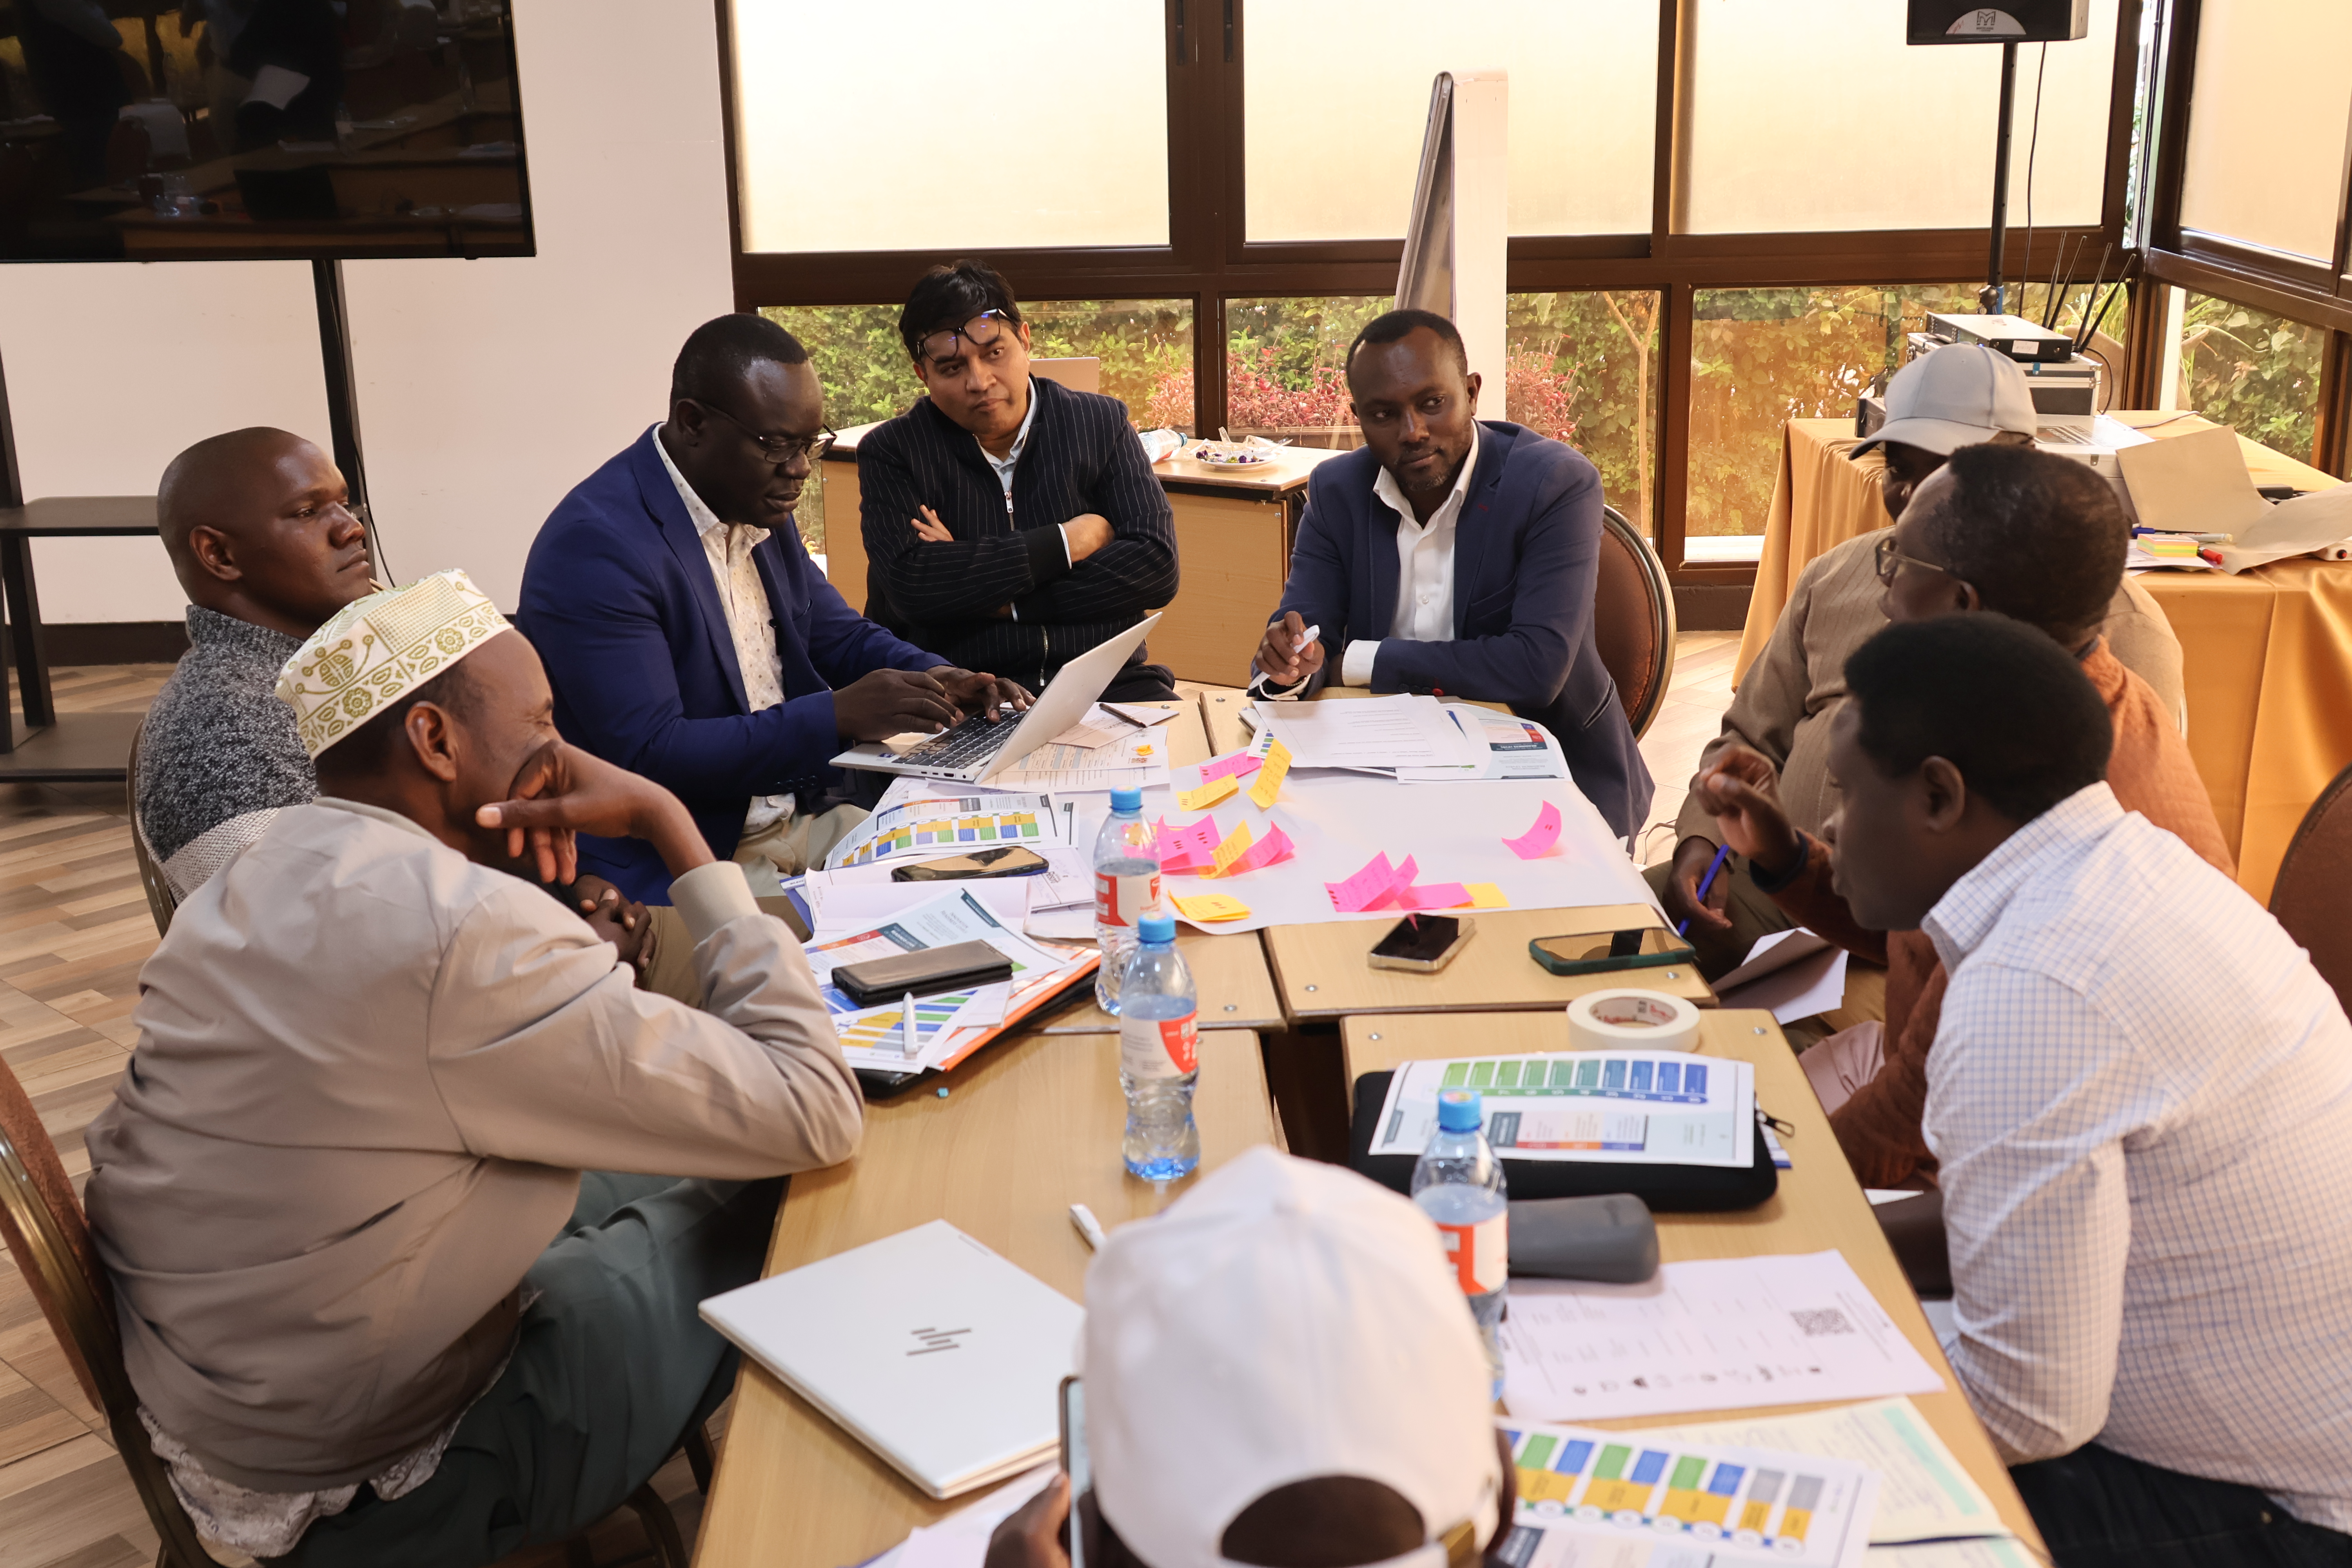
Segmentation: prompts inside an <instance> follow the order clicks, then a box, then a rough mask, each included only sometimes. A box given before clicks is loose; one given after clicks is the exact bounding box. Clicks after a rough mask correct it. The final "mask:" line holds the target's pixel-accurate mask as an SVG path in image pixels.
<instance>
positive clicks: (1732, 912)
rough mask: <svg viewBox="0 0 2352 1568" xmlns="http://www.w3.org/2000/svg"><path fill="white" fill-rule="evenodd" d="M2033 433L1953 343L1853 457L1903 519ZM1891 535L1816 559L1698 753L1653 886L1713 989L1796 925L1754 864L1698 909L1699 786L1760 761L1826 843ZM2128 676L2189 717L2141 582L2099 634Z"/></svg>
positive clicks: (1898, 377) (1894, 385)
mask: <svg viewBox="0 0 2352 1568" xmlns="http://www.w3.org/2000/svg"><path fill="white" fill-rule="evenodd" d="M2035 428H2036V420H2035V418H2034V413H2033V393H2032V387H2031V386H2030V385H2029V384H2027V382H2026V379H2025V372H2024V369H2023V368H2022V367H2021V366H2020V365H2019V364H2018V363H2017V362H2016V361H2015V360H2012V359H2011V358H2010V357H2009V356H2008V355H2006V354H2003V353H1996V352H1995V351H1993V350H1991V349H1989V348H1986V347H1984V346H1982V345H1981V344H1977V343H1951V344H1947V345H1946V346H1944V347H1942V348H1939V349H1937V350H1936V351H1935V352H1933V353H1929V354H1927V355H1925V356H1923V357H1922V358H1919V359H1916V360H1913V361H1912V362H1911V363H1909V364H1906V365H1905V366H1904V367H1903V368H1902V369H1901V370H1900V371H1898V372H1897V373H1895V378H1894V380H1892V381H1890V382H1889V383H1887V386H1886V423H1885V425H1884V426H1880V427H1879V429H1878V432H1877V433H1876V434H1875V435H1874V436H1872V437H1870V438H1869V439H1867V440H1865V441H1863V442H1861V443H1860V444H1859V445H1857V446H1856V447H1854V448H1853V451H1852V452H1850V453H1849V454H1848V456H1849V457H1851V458H1853V459H1854V460H1855V461H1857V462H1859V461H1861V460H1862V459H1863V458H1865V457H1866V456H1868V455H1869V454H1870V453H1872V452H1874V451H1877V450H1880V449H1883V450H1884V454H1885V467H1884V468H1883V470H1882V472H1881V477H1880V485H1881V487H1882V489H1883V492H1884V495H1885V502H1886V512H1887V516H1888V517H1889V518H1892V519H1900V518H1901V517H1902V515H1903V510H1904V508H1905V506H1906V505H1907V504H1908V503H1909V501H1910V500H1911V496H1912V493H1913V492H1914V491H1915V490H1916V489H1918V487H1919V484H1920V483H1921V481H1923V480H1924V479H1927V476H1928V475H1930V474H1932V473H1934V472H1935V471H1936V470H1937V469H1938V468H1942V467H1943V466H1944V464H1945V463H1946V462H1948V461H1949V460H1950V458H1951V456H1952V454H1953V453H1954V452H1956V451H1958V450H1959V449H1960V448H1961V447H1971V446H1976V445H1978V444H1979V443H1990V444H1993V445H2004V446H2021V447H2022V446H2031V445H2032V442H2033V435H2034V430H2035ZM1889 533H1890V530H1888V529H1874V530H1872V531H1870V532H1868V533H1865V534H1863V535H1862V536H1860V537H1859V538H1856V539H1850V540H1848V541H1846V542H1844V543H1843V544H1840V545H1838V546H1836V547H1835V548H1833V549H1831V550H1829V551H1826V552H1823V553H1822V554H1821V555H1819V556H1816V557H1815V558H1814V559H1813V561H1812V562H1811V563H1810V564H1809V565H1807V566H1806V568H1805V569H1804V571H1803V573H1802V574H1800V575H1799V577H1798V579H1797V585H1796V587H1795V588H1794V589H1793V590H1792V591H1791V592H1790V595H1789V602H1788V604H1787V605H1786V606H1784V607H1783V608H1782V609H1781V611H1780V620H1779V621H1778V622H1777V623H1776V624H1775V625H1774V626H1773V627H1772V637H1771V640H1770V641H1769V642H1767V643H1766V644H1765V645H1764V651H1763V652H1762V653H1760V654H1759V655H1758V656H1757V658H1756V662H1755V663H1753V664H1751V665H1749V666H1748V672H1747V674H1746V675H1745V676H1743V677H1742V678H1741V679H1740V682H1739V689H1738V694H1737V695H1736V696H1734V697H1733V699H1732V701H1731V706H1730V707H1729V708H1727V709H1726V710H1724V715H1723V731H1722V733H1720V734H1719V735H1717V737H1716V738H1715V739H1714V740H1713V741H1711V742H1708V743H1707V746H1706V750H1705V751H1703V752H1700V753H1699V762H1698V767H1697V769H1696V771H1695V772H1694V773H1692V775H1691V787H1692V792H1693V793H1692V795H1690V797H1689V798H1688V799H1686V800H1685V801H1684V803H1683V808H1682V813H1681V815H1680V816H1678V817H1677V818H1676V820H1675V833H1676V843H1675V852H1674V856H1673V858H1671V859H1669V860H1666V861H1662V862H1660V863H1659V864H1657V865H1655V866H1653V867H1651V868H1649V870H1648V871H1647V872H1646V873H1645V875H1646V876H1647V878H1648V879H1649V883H1650V886H1651V888H1652V889H1654V890H1655V891H1656V892H1657V894H1658V897H1659V900H1660V902H1661V903H1662V904H1663V906H1664V909H1665V911H1666V917H1667V919H1669V920H1671V921H1676V922H1678V923H1679V922H1681V921H1688V922H1689V928H1688V931H1687V932H1686V933H1685V934H1686V935H1687V936H1688V938H1689V940H1690V942H1691V944H1692V945H1693V946H1694V947H1696V949H1697V950H1698V955H1699V970H1700V972H1701V973H1704V974H1706V976H1708V977H1709V978H1710V979H1712V978H1714V977H1716V976H1717V975H1720V974H1722V973H1726V972H1727V971H1728V970H1730V969H1732V968H1733V967H1734V966H1736V965H1738V963H1741V962H1743V961H1744V960H1745V959H1746V958H1747V956H1748V950H1749V949H1750V948H1752V947H1753V946H1755V944H1756V939H1757V938H1759V937H1760V936H1764V935H1767V934H1768V933H1769V932H1772V931H1786V930H1787V929H1789V925H1790V920H1789V917H1788V915H1787V914H1785V913H1784V912H1782V911H1781V910H1780V907H1779V906H1778V905H1776V904H1775V903H1774V902H1773V901H1772V900H1771V899H1770V898H1769V897H1768V896H1767V895H1766V894H1765V893H1764V891H1763V890H1762V889H1759V888H1758V887H1757V886H1756V883H1755V880H1754V879H1753V878H1752V877H1751V876H1750V874H1749V871H1748V866H1747V863H1746V862H1745V861H1742V860H1738V858H1733V859H1731V860H1728V861H1727V862H1726V863H1725V864H1724V866H1723V868H1722V870H1721V872H1720V873H1719V874H1718V875H1717V877H1716V879H1715V881H1714V884H1713V885H1712V887H1710V888H1709V889H1708V891H1707V895H1706V899H1705V900H1700V898H1699V896H1698V886H1699V883H1700V881H1701V880H1702V879H1704V878H1705V877H1706V869H1707V867H1708V865H1709V864H1710V863H1711V862H1712V861H1713V860H1714V858H1715V853H1716V849H1717V846H1718V845H1719V844H1720V843H1721V841H1722V840H1721V837H1720V835H1719V834H1718V833H1717V830H1716V826H1715V819H1714V818H1713V817H1712V816H1709V815H1708V814H1707V812H1706V808H1705V807H1704V806H1703V805H1700V803H1699V799H1698V795H1697V788H1698V780H1699V779H1700V778H1701V777H1703V776H1705V775H1706V773H1708V772H1709V771H1710V770H1712V769H1713V768H1714V766H1715V764H1716V763H1717V761H1718V760H1719V759H1720V757H1721V756H1722V755H1723V754H1724V753H1725V752H1727V751H1729V750H1730V749H1731V748H1733V747H1745V748H1747V749H1748V751H1751V752H1756V753H1758V754H1759V755H1761V756H1762V757H1764V758H1765V759H1766V760H1767V761H1769V763H1771V764H1772V765H1773V766H1774V767H1775V768H1776V769H1778V770H1779V780H1778V783H1779V788H1780V800H1781V803H1782V805H1784V806H1785V807H1786V808H1787V810H1788V812H1789V815H1790V820H1791V821H1793V822H1794V823H1795V824H1796V825H1797V826H1798V827H1800V828H1801V829H1802V830H1803V831H1804V832H1807V833H1810V834H1812V835H1814V836H1815V837H1820V835H1821V831H1822V824H1823V823H1824V822H1825V821H1826V820H1827V819H1828V817H1829V814H1830V812H1831V810H1832V807H1833V806H1834V805H1836V790H1835V789H1834V788H1833V787H1832V784H1831V783H1830V778H1829V733H1830V719H1831V717H1832V715H1833V714H1835V713H1836V712H1837V710H1838V705H1839V704H1840V703H1842V702H1843V701H1844V700H1845V661H1846V659H1847V658H1848V657H1849V656H1850V655H1852V654H1853V651H1854V649H1856V648H1858V647H1861V646H1862V645H1863V644H1864V643H1865V642H1867V641H1869V640H1870V638H1871V637H1873V636H1874V635H1875V634H1876V633H1877V632H1878V630H1879V629H1880V628H1881V627H1883V626H1885V625H1886V617H1885V615H1883V614H1881V613H1880V610H1879V607H1878V606H1879V598H1880V595H1881V594H1882V593H1883V592H1884V584H1881V583H1880V581H1879V577H1878V566H1877V552H1878V547H1879V544H1880V542H1882V541H1884V540H1885V539H1886V538H1887V537H1888V534H1889ZM2097 632H2098V634H2099V635H2100V636H2102V637H2105V639H2106V647H2107V649H2108V651H2109V652H2111V653H2113V654H2114V655H2115V657H2116V659H2117V660H2118V661H2120V662H2121V663H2122V664H2123V666H2124V667H2125V668H2127V669H2129V670H2131V671H2132V672H2133V673H2135V674H2137V676H2139V678H2140V679H2143V680H2145V681H2147V683H2148V685H2149V686H2150V687H2151V688H2153V689H2154V690H2155V692H2156V696H2157V700H2158V703H2159V704H2160V705H2161V706H2162V708H2163V710H2164V711H2165V712H2168V713H2173V714H2178V713H2179V712H2180V711H2181V676H2180V644H2179V640H2178V639H2176V638H2175V637H2173V635H2172V626H2171V623H2170V622H2168V620H2166V619H2165V616H2164V611H2163V609H2162V608H2161V607H2160V606H2158V604H2157V602H2156V601H2155V599H2154V598H2152V597H2151V596H2150V595H2148V592H2147V589H2145V588H2143V587H2141V586H2140V585H2139V584H2137V583H2136V582H2134V581H2133V580H2132V579H2131V578H2130V577H2126V578H2125V579H2124V581H2123V586H2122V587H2121V588H2119V589H2117V590H2116V595H2115V598H2114V601H2113V602H2112V603H2111V604H2110V605H2108V607H2107V617H2106V619H2105V621H2104V622H2102V623H2101V624H2100V626H2098V627H2097Z"/></svg>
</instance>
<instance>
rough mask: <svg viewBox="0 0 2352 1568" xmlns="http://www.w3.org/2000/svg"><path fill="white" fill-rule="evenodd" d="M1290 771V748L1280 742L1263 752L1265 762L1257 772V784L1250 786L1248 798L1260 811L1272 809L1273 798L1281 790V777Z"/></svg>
mask: <svg viewBox="0 0 2352 1568" xmlns="http://www.w3.org/2000/svg"><path fill="white" fill-rule="evenodd" d="M1289 771H1290V748H1289V747H1287V746H1286V745H1284V744H1283V743H1282V742H1280V741H1276V742H1274V743H1273V744H1272V745H1270V746H1268V747H1267V748H1266V751H1265V763H1263V764H1262V765H1260V767H1259V768H1258V770H1257V782H1256V783H1255V784H1252V785H1250V792H1249V797H1250V798H1251V799H1252V800H1254V801H1255V802H1257V808H1258V809H1259V810H1260V811H1272V810H1273V809H1274V797H1275V796H1276V795H1277V794H1279V793H1280V792H1281V789H1282V776H1283V775H1284V774H1285V773H1288V772H1289Z"/></svg>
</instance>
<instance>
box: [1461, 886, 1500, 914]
mask: <svg viewBox="0 0 2352 1568" xmlns="http://www.w3.org/2000/svg"><path fill="white" fill-rule="evenodd" d="M1462 890H1463V891H1464V892H1465V893H1467V894H1469V895H1470V907H1471V908H1472V909H1474V910H1507V909H1509V908H1510V907H1511V900H1508V899H1507V898H1505V897H1503V889H1500V888H1498V887H1496V886H1495V884H1494V883H1492V882H1465V883H1463V884H1462Z"/></svg>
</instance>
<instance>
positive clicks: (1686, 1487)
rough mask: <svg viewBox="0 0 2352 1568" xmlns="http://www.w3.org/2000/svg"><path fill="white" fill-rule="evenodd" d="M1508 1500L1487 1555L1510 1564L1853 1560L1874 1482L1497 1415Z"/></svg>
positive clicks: (1834, 1565) (1656, 1567) (1821, 1466)
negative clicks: (1511, 1506)
mask: <svg viewBox="0 0 2352 1568" xmlns="http://www.w3.org/2000/svg"><path fill="white" fill-rule="evenodd" d="M1495 1425H1496V1426H1498V1427H1500V1428H1501V1429H1502V1432H1503V1436H1504V1440H1505V1441H1506V1442H1507V1443H1508V1444H1509V1445H1510V1450H1511V1465H1512V1468H1514V1469H1515V1470H1516V1471H1517V1481H1518V1496H1519V1500H1518V1508H1517V1512H1515V1513H1514V1514H1513V1515H1512V1530H1511V1532H1510V1534H1509V1536H1508V1537H1507V1539H1506V1541H1505V1542H1504V1543H1503V1545H1502V1546H1501V1547H1500V1549H1499V1550H1498V1551H1497V1552H1496V1555H1497V1556H1499V1557H1501V1558H1503V1559H1504V1560H1505V1561H1507V1562H1509V1563H1517V1564H1519V1565H1520V1568H1591V1565H1594V1564H1607V1565H1608V1568H1714V1565H1720V1568H1730V1565H1731V1564H1735V1563H1809V1564H1815V1565H1817V1568H1854V1565H1855V1564H1857V1563H1861V1562H1862V1561H1863V1553H1864V1552H1865V1551H1867V1550H1868V1548H1869V1545H1870V1521H1871V1515H1872V1514H1873V1512H1874V1510H1875V1506H1876V1501H1877V1494H1878V1478H1877V1476H1875V1475H1874V1473H1872V1471H1871V1470H1870V1469H1869V1468H1867V1467H1865V1466H1863V1465H1858V1464H1853V1463H1852V1462H1850V1461H1847V1460H1845V1459H1843V1458H1826V1457H1823V1456H1821V1455H1815V1454H1806V1453H1793V1452H1783V1451H1776V1450H1774V1449H1772V1448H1766V1447H1750V1446H1738V1445H1733V1444H1728V1443H1714V1442H1700V1441H1697V1440H1696V1439H1682V1438H1676V1439H1669V1438H1668V1437H1667V1436H1665V1435H1664V1434H1660V1433H1655V1432H1602V1431H1598V1430H1595V1429H1593V1428H1591V1427H1585V1426H1543V1425H1539V1424H1537V1423H1533V1422H1521V1421H1515V1420H1509V1419H1497V1420H1496V1423H1495Z"/></svg>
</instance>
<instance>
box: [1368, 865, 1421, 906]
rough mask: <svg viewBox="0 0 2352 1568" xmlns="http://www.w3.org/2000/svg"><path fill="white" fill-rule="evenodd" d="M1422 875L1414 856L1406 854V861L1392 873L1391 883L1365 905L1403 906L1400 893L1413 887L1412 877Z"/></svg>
mask: <svg viewBox="0 0 2352 1568" xmlns="http://www.w3.org/2000/svg"><path fill="white" fill-rule="evenodd" d="M1420 875H1421V868H1420V867H1419V866H1417V865H1415V864H1414V863H1413V858H1412V856H1410V855H1408V856H1406V857H1405V858H1404V863H1403V864H1402V865H1401V866H1399V867H1397V868H1396V869H1395V870H1394V871H1392V872H1391V873H1390V876H1389V885H1388V886H1387V887H1386V888H1383V889H1381V892H1380V894H1379V896H1377V897H1375V898H1370V899H1367V900H1364V904H1363V907H1364V908H1365V909H1368V910H1386V909H1397V908H1402V905H1401V904H1399V903H1398V901H1397V898H1398V895H1399V894H1401V893H1402V892H1403V891H1404V890H1405V889H1407V888H1410V887H1412V879H1414V878H1415V877H1418V876H1420Z"/></svg>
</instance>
